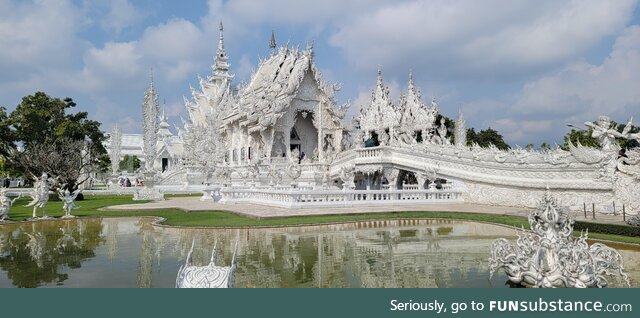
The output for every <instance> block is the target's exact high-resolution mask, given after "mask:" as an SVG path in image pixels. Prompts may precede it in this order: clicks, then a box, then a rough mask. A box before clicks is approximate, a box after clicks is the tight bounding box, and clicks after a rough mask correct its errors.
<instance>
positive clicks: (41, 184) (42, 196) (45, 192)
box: [26, 173, 52, 219]
mask: <svg viewBox="0 0 640 318" xmlns="http://www.w3.org/2000/svg"><path fill="white" fill-rule="evenodd" d="M50 183H52V182H51V181H49V175H47V174H46V173H43V174H42V176H41V177H40V178H38V177H35V181H34V183H33V190H31V198H33V200H31V202H29V204H27V205H26V206H28V207H31V206H32V207H33V216H32V218H33V219H35V218H36V217H37V214H36V211H37V210H38V208H40V209H42V217H43V218H46V217H47V213H46V205H47V202H48V201H49V188H50V187H51V186H50Z"/></svg>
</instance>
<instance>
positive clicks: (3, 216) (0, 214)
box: [0, 188, 20, 222]
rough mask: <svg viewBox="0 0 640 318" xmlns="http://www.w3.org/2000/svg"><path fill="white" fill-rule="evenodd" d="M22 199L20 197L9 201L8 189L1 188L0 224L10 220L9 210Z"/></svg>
mask: <svg viewBox="0 0 640 318" xmlns="http://www.w3.org/2000/svg"><path fill="white" fill-rule="evenodd" d="M19 198H20V195H18V196H17V197H15V198H14V199H13V200H11V199H9V197H8V196H7V189H6V188H0V222H2V221H5V220H7V219H9V210H10V209H11V206H12V205H13V203H14V202H16V200H18V199H19Z"/></svg>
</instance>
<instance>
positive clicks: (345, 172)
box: [340, 164, 356, 190]
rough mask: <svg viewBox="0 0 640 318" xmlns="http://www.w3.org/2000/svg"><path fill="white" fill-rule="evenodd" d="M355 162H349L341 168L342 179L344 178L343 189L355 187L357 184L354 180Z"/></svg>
mask: <svg viewBox="0 0 640 318" xmlns="http://www.w3.org/2000/svg"><path fill="white" fill-rule="evenodd" d="M355 169H356V166H355V165H354V164H348V165H344V166H342V168H340V180H342V184H343V189H345V190H346V189H355V187H356V184H355V183H354V181H353V178H354V176H355V172H356V170H355Z"/></svg>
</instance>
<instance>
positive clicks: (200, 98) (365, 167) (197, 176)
mask: <svg viewBox="0 0 640 318" xmlns="http://www.w3.org/2000/svg"><path fill="white" fill-rule="evenodd" d="M270 48H271V53H270V55H269V57H267V58H266V59H263V60H261V61H260V62H259V65H258V68H257V70H256V71H255V73H254V74H253V75H252V76H251V79H250V81H249V82H248V84H246V85H243V86H239V87H234V86H232V84H231V82H232V80H233V78H234V76H233V75H231V74H230V65H229V63H228V56H227V53H226V51H225V47H224V38H223V28H222V24H221V25H220V38H219V42H218V46H217V50H216V57H215V63H214V65H213V66H212V75H211V76H208V77H207V78H199V88H193V87H192V88H191V93H192V96H191V98H185V99H184V103H185V108H186V111H187V115H188V118H187V119H186V120H184V123H183V127H182V128H181V129H180V131H179V132H178V135H177V136H174V135H172V134H171V132H170V131H169V129H168V127H169V125H168V123H166V117H165V116H164V115H160V116H157V115H156V116H155V117H154V118H159V119H158V122H157V126H155V127H153V125H148V127H153V128H148V129H147V131H148V132H153V133H146V134H145V136H147V137H145V142H144V145H145V147H144V148H145V149H144V153H145V154H146V156H147V160H153V161H154V164H153V169H155V170H156V171H158V174H159V180H160V181H159V183H158V186H164V187H173V186H182V187H201V188H202V187H204V186H209V187H213V188H215V189H218V190H219V194H221V196H222V199H221V201H222V202H225V203H234V202H253V203H262V204H273V205H279V206H287V207H307V206H352V205H357V204H384V203H389V204H398V203H420V202H434V201H455V202H462V201H464V202H469V203H480V204H489V205H506V206H520V207H535V206H536V204H537V201H538V198H539V197H540V196H542V195H543V194H544V192H545V190H546V189H547V188H549V189H551V191H552V192H553V194H554V196H556V197H557V198H558V199H559V201H560V202H563V203H564V204H566V205H567V206H568V207H569V208H572V209H582V207H583V204H591V203H594V204H598V205H610V204H611V203H612V202H617V203H618V204H620V205H622V204H625V205H626V207H627V209H628V211H638V210H640V182H639V180H640V151H638V150H631V151H627V152H626V155H625V156H619V154H618V150H619V146H618V145H617V143H616V142H615V139H614V137H612V134H608V133H607V131H609V130H612V129H615V127H610V126H611V124H610V123H609V122H608V118H606V117H603V118H602V120H601V121H599V122H598V123H596V124H591V123H589V124H591V125H592V127H595V128H594V131H595V132H594V136H595V134H596V133H598V134H599V135H598V137H599V138H600V139H601V143H602V144H603V145H607V146H606V147H603V149H594V148H587V147H583V146H581V145H575V146H573V145H572V146H571V147H570V149H569V151H564V150H561V149H559V148H557V149H553V150H544V151H533V150H525V149H521V148H516V149H510V150H506V151H505V150H499V149H497V148H496V147H489V148H482V147H479V146H477V145H474V146H472V147H468V146H467V144H466V127H465V120H464V118H463V116H462V114H459V115H458V118H457V121H456V128H455V130H454V131H453V132H449V131H448V130H447V127H446V126H445V125H444V121H441V122H436V118H437V117H438V116H437V115H438V105H437V103H436V101H435V100H433V101H431V103H430V104H429V105H426V104H425V103H424V102H423V101H422V98H421V94H420V92H419V90H418V88H416V87H415V84H414V82H413V77H412V75H411V74H410V75H409V81H408V86H407V91H406V92H405V93H404V94H402V96H401V98H400V100H399V101H398V102H397V103H396V102H394V101H392V100H391V99H390V97H389V90H388V88H387V87H385V85H384V81H383V77H382V72H381V71H378V77H377V81H376V84H375V87H374V89H373V92H372V96H371V103H370V104H369V105H367V106H364V107H362V108H361V111H360V113H359V114H358V115H356V117H355V118H354V120H353V121H352V123H350V124H346V123H345V122H344V115H345V113H346V111H347V109H348V108H349V104H348V103H347V104H344V105H338V104H337V103H336V101H335V97H334V96H335V92H336V90H337V89H339V88H338V86H337V85H335V84H327V83H325V82H324V81H323V80H322V76H321V74H320V72H319V71H318V69H317V68H316V66H315V64H314V52H313V47H312V46H308V47H306V48H305V49H298V48H295V47H293V48H292V47H288V46H284V47H279V48H278V47H277V46H276V43H275V37H274V36H273V35H272V38H271V43H270ZM153 92H154V88H153V85H151V86H150V88H149V90H148V91H147V93H146V94H145V103H144V104H145V105H151V106H154V105H156V106H157V99H155V100H156V101H155V102H154V97H153V96H152V95H153V94H154V93H153ZM145 109H153V107H145ZM146 112H147V113H146V114H150V113H153V111H148V110H147V111H146ZM147 117H152V116H151V115H146V116H145V118H147ZM452 134H453V135H454V136H455V138H454V139H455V142H453V143H452V141H451V140H452V139H451V137H452V136H451V135H452ZM621 136H622V137H624V138H630V139H633V138H640V137H638V136H637V134H635V135H633V134H628V133H627V134H624V135H621ZM154 138H156V139H157V140H156V141H155V144H156V147H155V149H150V147H149V146H147V144H148V142H151V143H149V144H154V142H152V141H153V139H154ZM122 154H123V155H124V152H123V153H122Z"/></svg>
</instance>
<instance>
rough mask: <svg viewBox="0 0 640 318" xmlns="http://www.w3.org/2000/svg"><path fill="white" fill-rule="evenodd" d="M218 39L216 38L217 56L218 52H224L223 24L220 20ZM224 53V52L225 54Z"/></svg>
mask: <svg viewBox="0 0 640 318" xmlns="http://www.w3.org/2000/svg"><path fill="white" fill-rule="evenodd" d="M219 30H220V40H218V52H217V53H218V56H220V53H221V52H222V53H223V54H224V53H225V51H224V34H223V31H224V26H223V25H222V21H220V28H219ZM225 55H226V54H225Z"/></svg>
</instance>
